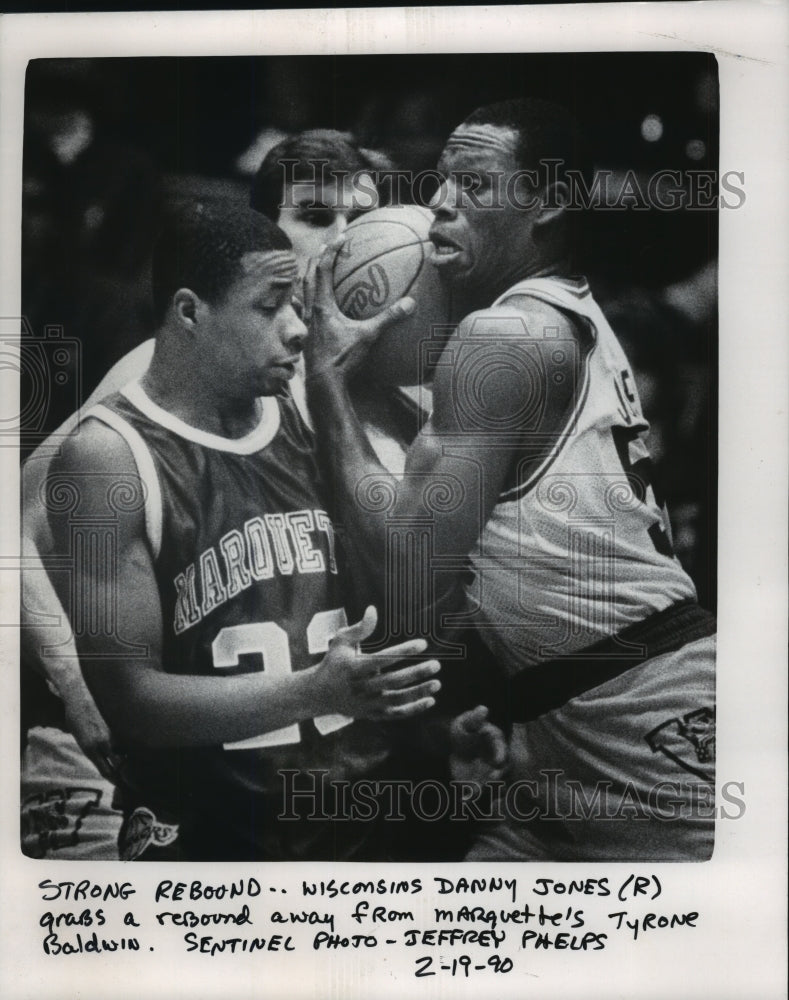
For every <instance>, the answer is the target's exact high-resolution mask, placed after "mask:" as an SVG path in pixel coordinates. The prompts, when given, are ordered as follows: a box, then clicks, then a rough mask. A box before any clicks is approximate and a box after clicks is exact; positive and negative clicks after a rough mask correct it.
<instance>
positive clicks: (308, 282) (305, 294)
mask: <svg viewBox="0 0 789 1000" xmlns="http://www.w3.org/2000/svg"><path fill="white" fill-rule="evenodd" d="M317 266H318V258H317V257H310V259H309V260H308V261H307V270H306V271H305V272H304V277H303V278H302V279H301V298H302V303H303V311H302V317H301V318H302V319H303V321H304V322H305V323H309V321H310V320H311V319H312V306H313V303H314V301H315V270H316V268H317Z"/></svg>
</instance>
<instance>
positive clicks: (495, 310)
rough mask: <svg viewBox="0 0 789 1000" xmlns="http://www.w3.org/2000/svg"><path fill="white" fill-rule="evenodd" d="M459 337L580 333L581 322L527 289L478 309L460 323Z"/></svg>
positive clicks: (537, 337) (519, 337) (538, 337)
mask: <svg viewBox="0 0 789 1000" xmlns="http://www.w3.org/2000/svg"><path fill="white" fill-rule="evenodd" d="M457 332H458V337H459V338H460V339H476V338H477V337H486V338H490V337H495V338H496V339H497V340H509V339H515V340H529V341H533V340H542V339H544V337H545V335H546V332H549V333H550V335H551V336H552V337H556V336H558V337H562V338H564V337H572V338H576V337H578V336H580V335H581V332H582V331H581V330H580V329H579V325H578V323H577V322H576V320H575V319H574V317H572V316H571V315H570V314H569V313H568V312H567V311H565V310H563V309H560V308H558V307H557V306H555V305H552V304H551V303H549V302H545V301H544V300H543V299H539V298H537V297H535V296H533V295H529V294H528V293H522V294H517V295H513V296H512V297H511V298H509V299H507V301H506V302H503V303H501V304H499V305H493V306H488V307H487V308H486V309H477V310H475V311H474V312H471V313H469V314H468V315H467V316H465V317H464V318H463V319H462V320H461V322H460V324H459V325H458V331H457Z"/></svg>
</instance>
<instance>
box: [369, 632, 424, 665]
mask: <svg viewBox="0 0 789 1000" xmlns="http://www.w3.org/2000/svg"><path fill="white" fill-rule="evenodd" d="M426 649H427V640H426V639H407V640H406V641H405V642H399V643H397V645H396V646H387V647H386V649H382V650H380V651H379V652H377V653H367V654H366V656H367V657H369V659H370V660H372V661H373V666H374V667H375V668H376V670H386V668H387V667H391V666H393V665H394V664H395V663H398V662H399V661H400V660H404V659H405V658H406V657H407V656H419V654H420V653H424V651H425V650H426Z"/></svg>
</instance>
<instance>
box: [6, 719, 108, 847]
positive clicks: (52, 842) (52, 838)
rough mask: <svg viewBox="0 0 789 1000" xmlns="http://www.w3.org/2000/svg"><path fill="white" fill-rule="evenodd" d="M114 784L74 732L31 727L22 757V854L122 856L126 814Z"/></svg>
mask: <svg viewBox="0 0 789 1000" xmlns="http://www.w3.org/2000/svg"><path fill="white" fill-rule="evenodd" d="M113 791H114V789H113V786H112V785H111V784H110V783H109V782H108V781H107V780H106V779H105V778H103V777H102V776H101V775H100V774H99V772H98V771H97V770H96V768H95V767H94V766H93V764H92V763H91V762H90V761H89V760H88V758H87V757H86V756H85V754H84V753H83V752H82V751H81V750H80V748H79V746H78V745H77V741H76V740H75V739H74V737H73V736H72V735H71V733H67V732H64V731H63V730H62V729H55V728H52V727H44V726H36V727H33V728H31V729H30V730H29V733H28V739H27V747H26V749H25V752H24V755H23V758H22V825H21V836H22V852H23V853H24V854H26V855H27V856H28V857H31V858H47V859H49V860H60V859H63V860H70V861H74V860H79V861H83V860H84V861H88V860H94V859H100V860H117V858H118V844H117V841H118V830H119V828H120V824H121V820H122V816H121V814H120V812H118V811H117V810H116V809H114V808H113V805H112V799H113Z"/></svg>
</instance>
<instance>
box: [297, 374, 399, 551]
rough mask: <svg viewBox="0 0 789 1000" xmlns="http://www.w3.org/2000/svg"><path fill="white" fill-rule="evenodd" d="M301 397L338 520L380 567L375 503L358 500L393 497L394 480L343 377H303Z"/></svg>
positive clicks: (380, 521)
mask: <svg viewBox="0 0 789 1000" xmlns="http://www.w3.org/2000/svg"><path fill="white" fill-rule="evenodd" d="M306 387H307V400H308V402H309V406H310V410H311V412H312V414H313V418H314V423H315V427H316V434H317V438H318V453H319V455H320V456H321V462H322V465H323V467H324V468H325V469H326V470H327V473H328V475H329V477H330V482H331V485H332V487H333V491H334V496H335V506H336V509H335V510H334V511H333V512H332V513H333V516H334V518H335V519H336V520H338V521H345V522H346V527H347V528H348V530H350V531H352V532H353V533H354V535H355V536H357V537H359V536H360V537H362V538H363V539H364V543H365V551H366V553H367V554H368V556H369V558H370V560H371V561H374V562H375V564H376V565H378V566H379V567H380V566H382V565H383V563H382V560H383V558H384V555H385V544H386V524H385V518H384V516H382V512H381V510H379V509H378V505H376V504H373V503H367V504H365V502H364V497H365V496H369V497H374V496H375V494H376V485H377V486H378V490H381V489H383V490H389V491H391V492H392V495H393V496H396V495H397V492H398V490H399V483H398V480H397V479H396V477H395V476H393V475H392V474H391V473H390V472H388V471H387V469H385V468H384V466H383V465H382V464H381V462H380V461H379V460H378V457H377V455H376V454H375V451H374V450H373V447H372V445H371V444H370V442H369V440H368V439H367V435H366V434H365V433H364V430H363V429H362V426H361V424H360V423H359V421H358V419H357V417H356V414H355V412H354V408H353V402H352V400H351V397H350V395H349V393H348V388H347V386H346V384H345V381H344V379H342V378H340V377H335V376H331V375H322V376H320V377H317V378H316V377H311V378H310V377H308V378H307V380H306Z"/></svg>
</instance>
